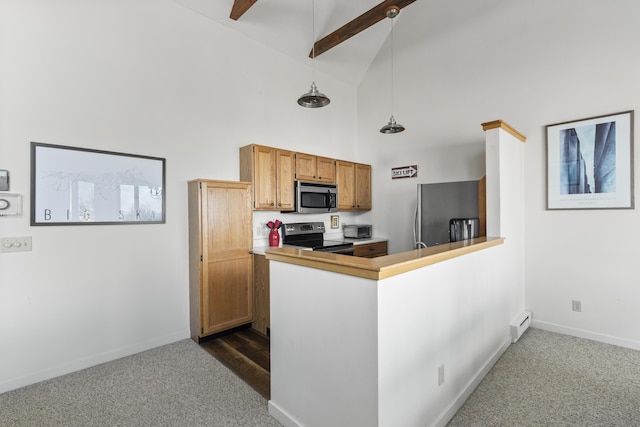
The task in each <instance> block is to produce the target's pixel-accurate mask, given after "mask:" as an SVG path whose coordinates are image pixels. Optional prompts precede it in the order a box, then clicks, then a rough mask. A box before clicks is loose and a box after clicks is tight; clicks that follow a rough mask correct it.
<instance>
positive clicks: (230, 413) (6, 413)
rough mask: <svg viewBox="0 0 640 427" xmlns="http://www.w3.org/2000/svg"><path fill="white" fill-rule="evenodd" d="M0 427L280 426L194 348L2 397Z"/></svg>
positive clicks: (186, 343) (164, 351)
mask: <svg viewBox="0 0 640 427" xmlns="http://www.w3.org/2000/svg"><path fill="white" fill-rule="evenodd" d="M0 426H3V427H7V426H21V427H22V426H29V427H31V426H216V427H218V426H220V427H223V426H224V427H226V426H229V427H231V426H233V427H237V426H256V427H257V426H260V427H262V426H280V424H279V423H278V422H277V421H276V420H275V419H273V418H272V417H271V416H270V415H269V414H268V412H267V401H266V400H265V399H264V398H263V397H262V396H260V395H259V394H258V393H257V392H255V391H254V390H253V389H252V388H251V387H249V386H248V385H247V384H245V383H244V382H243V381H242V380H240V379H239V378H238V377H237V376H236V375H235V374H233V373H232V372H231V371H229V370H228V369H227V368H226V367H225V366H223V365H222V364H221V363H220V362H218V361H217V360H216V359H214V358H213V357H212V356H211V355H209V353H207V352H206V351H205V350H203V349H202V348H200V347H199V346H198V345H197V344H196V343H195V342H193V341H192V340H183V341H179V342H176V343H173V344H169V345H166V346H163V347H159V348H156V349H153V350H149V351H145V352H142V353H138V354H135V355H133V356H129V357H125V358H122V359H118V360H115V361H113V362H109V363H105V364H103V365H99V366H95V367H92V368H89V369H85V370H82V371H78V372H74V373H71V374H68V375H64V376H62V377H58V378H54V379H51V380H48V381H43V382H40V383H37V384H34V385H30V386H28V387H24V388H21V389H17V390H13V391H10V392H7V393H4V394H0Z"/></svg>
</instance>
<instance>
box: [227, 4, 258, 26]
mask: <svg viewBox="0 0 640 427" xmlns="http://www.w3.org/2000/svg"><path fill="white" fill-rule="evenodd" d="M256 1H257V0H233V7H232V8H231V15H230V16H229V18H231V19H233V20H234V21H237V20H238V19H239V18H240V17H241V16H242V15H244V13H245V12H246V11H247V10H249V8H250V7H251V6H253V4H254V3H255V2H256Z"/></svg>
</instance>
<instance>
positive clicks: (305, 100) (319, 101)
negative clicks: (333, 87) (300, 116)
mask: <svg viewBox="0 0 640 427" xmlns="http://www.w3.org/2000/svg"><path fill="white" fill-rule="evenodd" d="M330 102H331V100H330V99H329V98H328V97H327V95H325V94H324V93H320V91H319V90H318V88H317V87H316V82H313V83H311V89H310V90H309V92H307V93H305V94H304V95H302V96H300V98H298V104H299V105H301V106H303V107H307V108H318V107H324V106H325V105H328V104H329V103H330Z"/></svg>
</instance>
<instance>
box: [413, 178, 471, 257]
mask: <svg viewBox="0 0 640 427" xmlns="http://www.w3.org/2000/svg"><path fill="white" fill-rule="evenodd" d="M478 184H479V181H457V182H438V183H433V184H418V201H417V207H416V215H415V224H414V242H415V247H416V248H417V247H425V246H435V245H440V244H443V243H448V242H450V241H457V240H462V239H466V238H472V237H478V231H479V221H478Z"/></svg>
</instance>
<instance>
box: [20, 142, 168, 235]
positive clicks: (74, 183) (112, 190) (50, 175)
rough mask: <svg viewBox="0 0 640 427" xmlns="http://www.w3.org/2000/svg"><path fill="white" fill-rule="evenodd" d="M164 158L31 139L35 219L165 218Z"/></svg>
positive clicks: (73, 222) (41, 222)
mask: <svg viewBox="0 0 640 427" xmlns="http://www.w3.org/2000/svg"><path fill="white" fill-rule="evenodd" d="M164 189H165V159H162V158H158V157H149V156H139V155H135V154H124V153H114V152H110V151H100V150H89V149H86V148H76V147H65V146H62V145H52V144H43V143H39V142H32V143H31V225H81V224H83V225H98V224H163V223H164V222H165V204H166V197H165V191H164Z"/></svg>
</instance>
